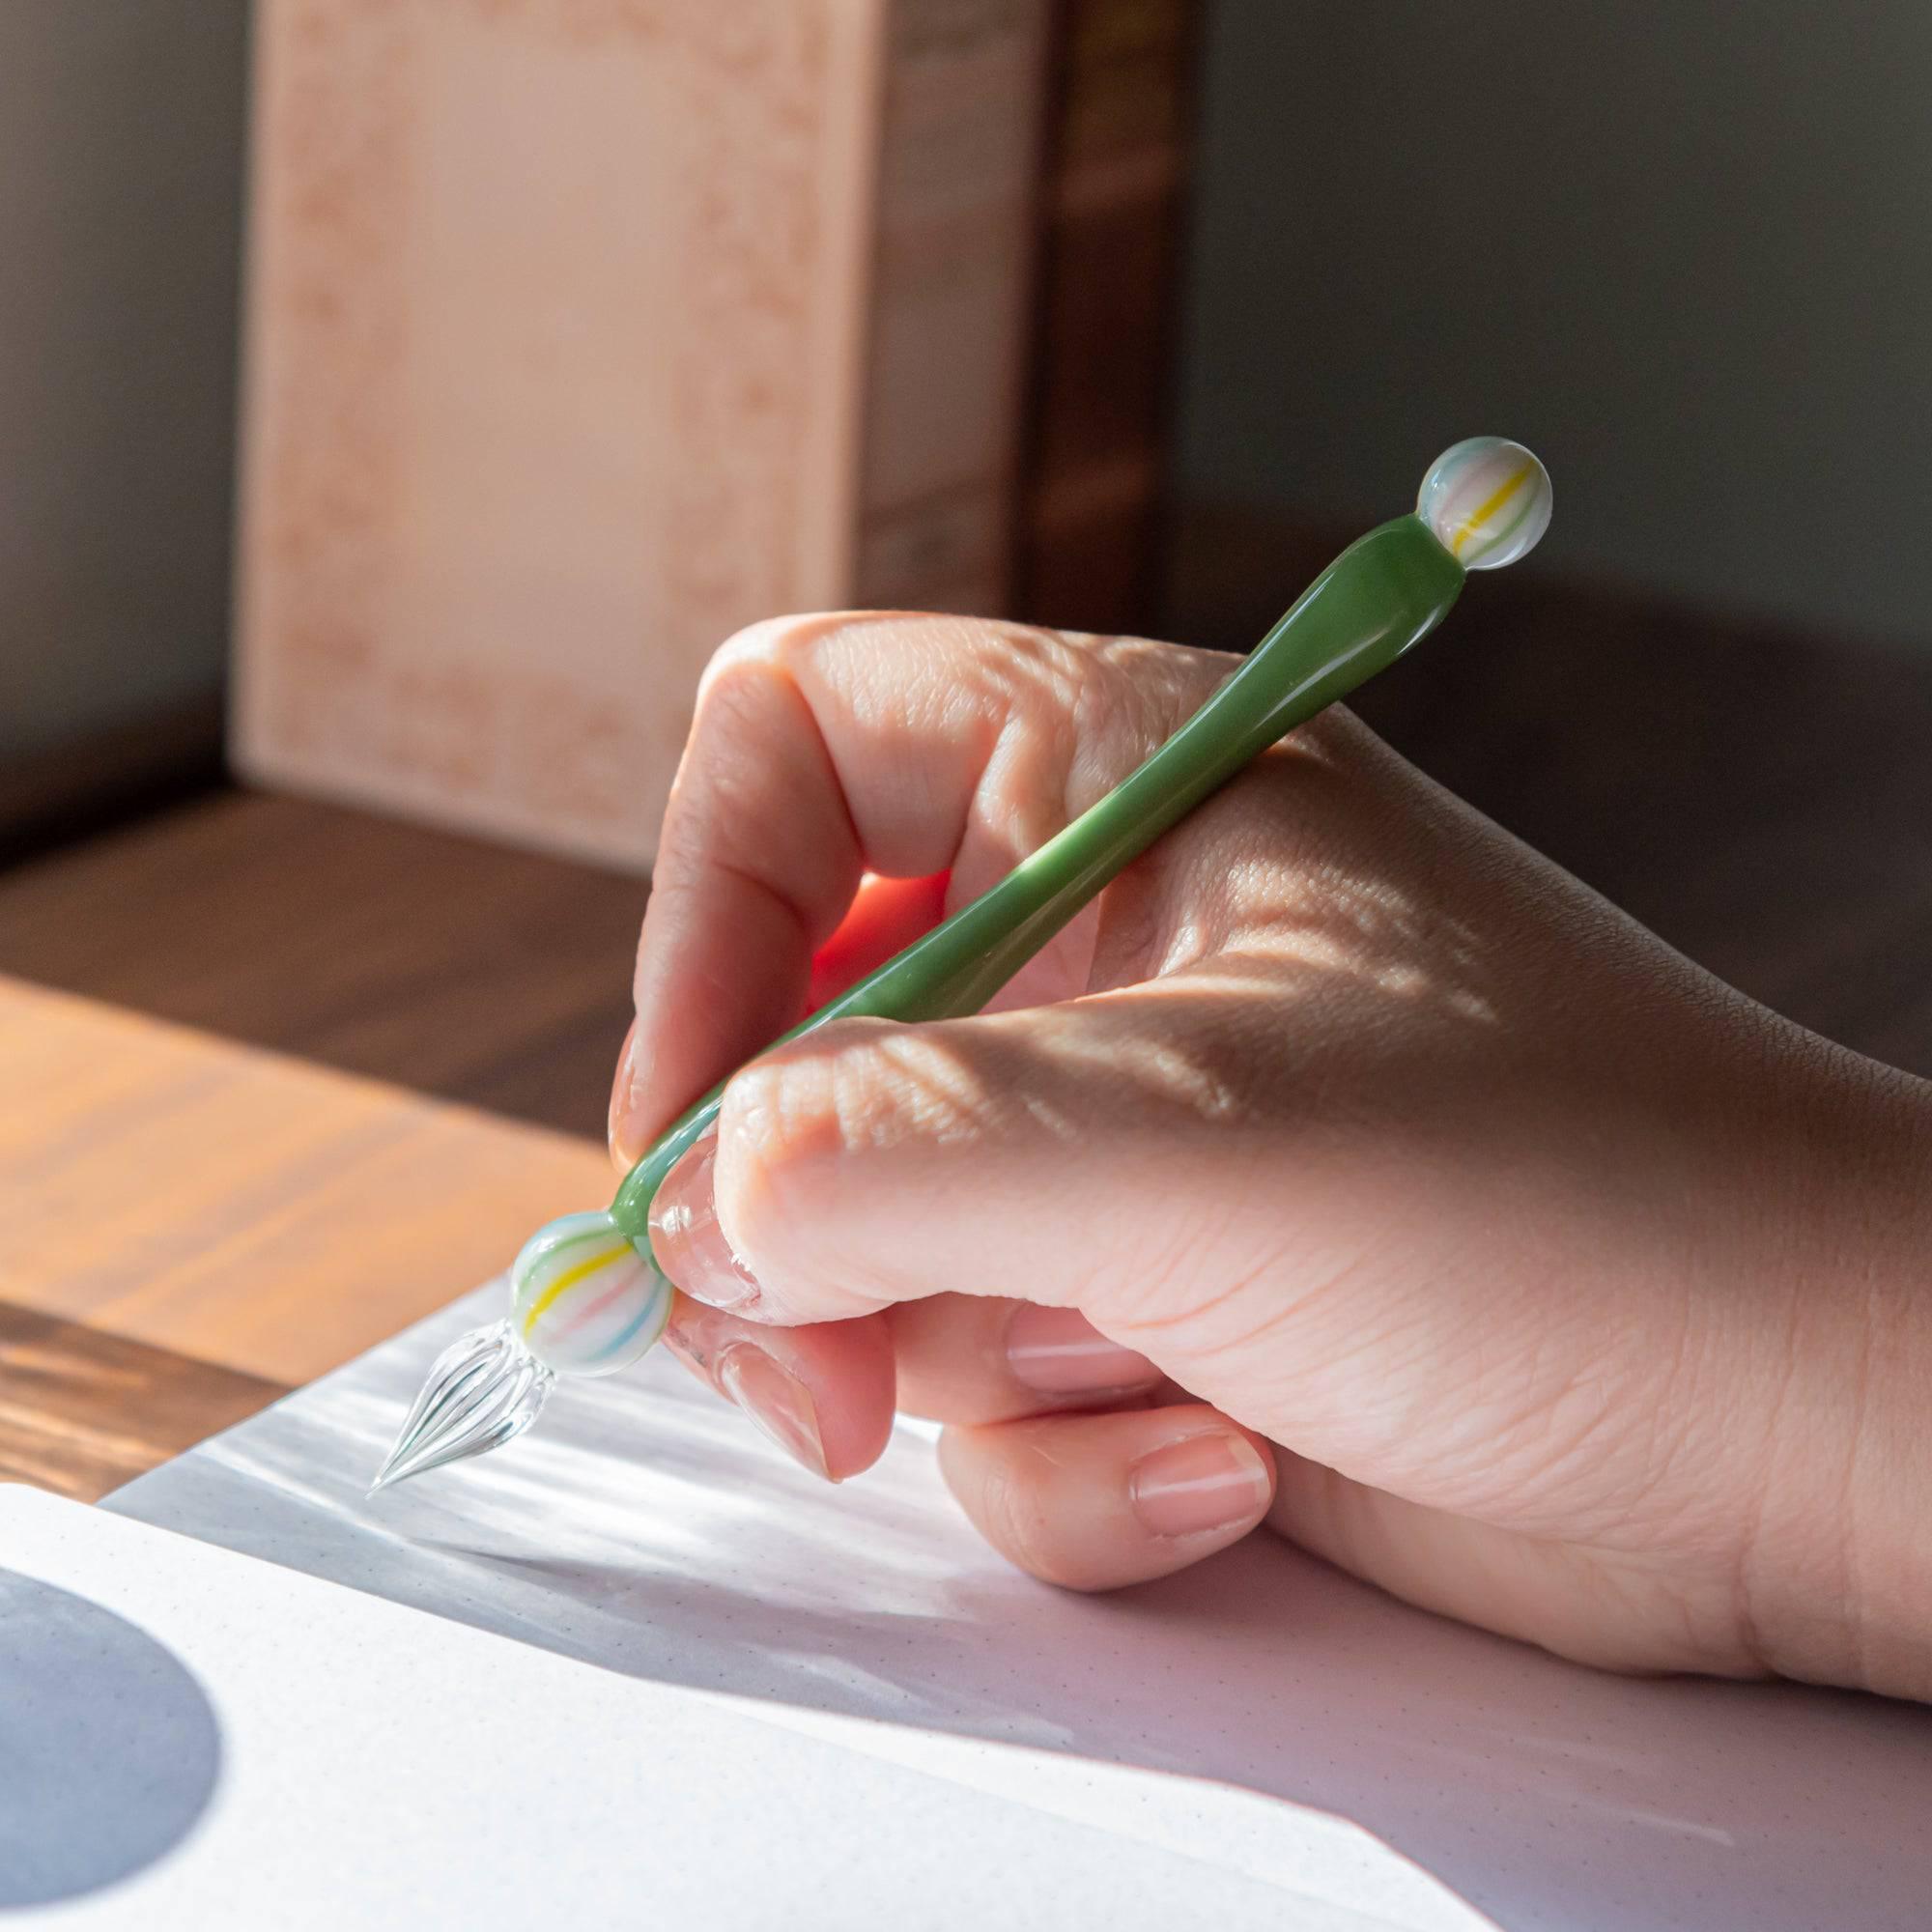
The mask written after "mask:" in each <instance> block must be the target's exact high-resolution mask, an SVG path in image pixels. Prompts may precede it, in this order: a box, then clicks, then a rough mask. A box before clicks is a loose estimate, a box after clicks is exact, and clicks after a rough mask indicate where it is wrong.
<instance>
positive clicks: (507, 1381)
mask: <svg viewBox="0 0 1932 1932" xmlns="http://www.w3.org/2000/svg"><path fill="white" fill-rule="evenodd" d="M555 1380H556V1377H555V1376H554V1374H553V1373H552V1371H551V1370H550V1369H548V1368H546V1367H545V1366H544V1364H543V1363H542V1362H540V1361H538V1360H537V1358H536V1357H535V1356H534V1355H533V1354H531V1353H530V1351H529V1350H527V1349H526V1348H525V1347H524V1345H523V1343H522V1342H520V1341H519V1340H518V1339H517V1336H516V1334H515V1332H514V1331H513V1330H512V1328H511V1326H510V1324H509V1323H508V1322H507V1321H497V1322H495V1323H493V1324H492V1325H491V1326H490V1327H488V1328H472V1329H470V1331H469V1333H468V1334H467V1335H459V1336H458V1337H457V1339H456V1340H455V1341H454V1342H452V1343H451V1344H450V1345H449V1347H448V1348H446V1349H445V1350H443V1351H442V1353H441V1354H440V1355H439V1356H438V1357H437V1358H436V1361H435V1364H434V1365H433V1366H432V1367H431V1369H430V1372H429V1379H428V1380H427V1381H426V1382H424V1383H423V1386H422V1393H421V1394H420V1395H418V1396H417V1397H416V1399H415V1406H413V1407H412V1409H411V1410H410V1413H409V1419H408V1420H407V1421H406V1422H405V1423H404V1424H403V1428H402V1434H401V1435H398V1436H397V1437H396V1445H395V1447H394V1448H393V1449H391V1450H390V1451H389V1454H388V1459H387V1460H386V1461H385V1462H384V1464H383V1466H382V1467H381V1468H380V1469H379V1470H377V1472H376V1480H375V1481H374V1482H373V1483H371V1484H370V1486H369V1493H370V1494H371V1495H372V1496H373V1495H374V1494H375V1493H376V1492H377V1491H378V1490H385V1489H387V1488H389V1487H390V1485H391V1484H394V1483H406V1482H408V1481H409V1479H410V1478H411V1477H412V1476H420V1475H421V1474H422V1473H423V1471H424V1470H425V1469H437V1468H440V1467H441V1466H442V1464H443V1463H457V1462H461V1461H462V1459H463V1458H464V1457H466V1456H481V1455H483V1454H485V1453H486V1452H487V1451H489V1450H492V1449H500V1448H501V1447H502V1446H503V1444H504V1443H506V1442H509V1441H512V1440H514V1439H515V1438H516V1437H517V1436H519V1435H522V1434H523V1433H524V1431H525V1430H526V1429H527V1428H528V1427H529V1426H530V1424H531V1423H533V1422H534V1421H535V1420H536V1419H537V1415H538V1413H539V1411H540V1410H541V1409H542V1407H543V1406H544V1400H545V1398H546V1397H547V1396H548V1395H549V1394H550V1391H551V1385H552V1383H554V1381H555Z"/></svg>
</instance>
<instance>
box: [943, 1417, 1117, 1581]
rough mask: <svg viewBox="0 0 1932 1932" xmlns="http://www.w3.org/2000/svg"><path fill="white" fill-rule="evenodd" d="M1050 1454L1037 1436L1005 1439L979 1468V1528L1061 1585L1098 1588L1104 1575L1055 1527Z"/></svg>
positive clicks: (1033, 1573)
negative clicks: (1095, 1570) (1097, 1572)
mask: <svg viewBox="0 0 1932 1932" xmlns="http://www.w3.org/2000/svg"><path fill="white" fill-rule="evenodd" d="M1052 1476H1053V1468H1052V1463H1051V1459H1050V1458H1049V1457H1048V1456H1047V1454H1046V1452H1045V1451H1044V1450H1043V1449H1042V1448H1041V1447H1040V1445H1039V1444H1038V1443H1037V1442H1032V1441H1027V1440H1024V1439H1022V1440H1019V1441H1015V1442H1009V1443H1008V1444H1006V1445H1005V1446H1004V1447H1003V1449H1002V1450H1000V1451H999V1452H996V1453H995V1454H993V1455H992V1456H990V1457H989V1458H988V1459H987V1461H986V1463H985V1464H984V1466H983V1468H982V1469H981V1471H980V1485H979V1495H978V1498H977V1500H978V1503H979V1508H978V1510H977V1511H976V1512H975V1514H976V1516H977V1517H978V1519H979V1525H980V1534H981V1535H982V1536H984V1537H985V1539H986V1541H987V1542H988V1543H990V1544H991V1545H992V1546H993V1548H995V1549H997V1550H999V1551H1000V1553H1001V1554H1002V1555H1003V1556H1005V1557H1006V1558H1007V1559H1008V1561H1009V1562H1010V1563H1013V1564H1016V1565H1017V1566H1018V1567H1019V1568H1020V1569H1022V1570H1024V1571H1025V1572H1026V1573H1027V1575H1028V1576H1030V1577H1038V1578H1039V1580H1040V1581H1041V1582H1042V1583H1052V1584H1055V1585H1057V1586H1058V1587H1059V1588H1061V1589H1063V1590H1097V1589H1102V1588H1104V1587H1105V1586H1106V1583H1107V1580H1108V1579H1107V1578H1106V1577H1102V1576H1099V1575H1097V1574H1095V1572H1094V1569H1093V1567H1092V1565H1091V1564H1089V1563H1086V1562H1083V1561H1082V1560H1081V1557H1080V1555H1079V1553H1078V1551H1077V1548H1074V1547H1071V1546H1069V1545H1068V1543H1067V1542H1066V1540H1065V1539H1064V1538H1063V1537H1061V1536H1059V1535H1058V1534H1057V1533H1056V1531H1055V1519H1054V1513H1053V1510H1052V1508H1051V1488H1052Z"/></svg>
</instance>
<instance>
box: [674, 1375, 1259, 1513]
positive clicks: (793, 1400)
mask: <svg viewBox="0 0 1932 1932" xmlns="http://www.w3.org/2000/svg"><path fill="white" fill-rule="evenodd" d="M712 1373H713V1374H714V1375H716V1377H717V1378H718V1386H719V1387H720V1388H721V1389H722V1390H724V1392H725V1394H726V1395H727V1396H729V1397H730V1398H731V1400H732V1401H733V1402H735V1403H736V1404H737V1405H738V1406H739V1407H740V1408H742V1409H743V1410H744V1411H745V1413H746V1414H747V1415H749V1416H750V1417H751V1418H752V1420H753V1422H755V1423H756V1424H757V1425H758V1427H759V1428H760V1429H761V1430H763V1431H764V1433H765V1434H766V1435H769V1436H770V1437H771V1438H772V1440H773V1441H774V1442H776V1443H777V1444H778V1445H779V1447H780V1448H781V1449H782V1450H783V1451H784V1452H785V1454H786V1455H787V1456H789V1457H791V1458H792V1459H793V1461H794V1462H797V1463H802V1464H803V1465H804V1466H805V1467H806V1468H808V1469H810V1471H811V1473H812V1474H813V1475H814V1476H823V1477H824V1478H825V1480H826V1481H827V1482H828V1483H829V1482H830V1481H831V1480H832V1471H831V1470H830V1469H828V1468H827V1467H826V1465H825V1445H824V1443H823V1442H822V1441H821V1440H820V1439H819V1435H818V1410H817V1408H816V1407H815V1406H814V1405H813V1403H812V1400H811V1395H810V1390H808V1389H807V1387H806V1385H805V1384H804V1383H803V1382H802V1381H800V1380H799V1378H797V1377H796V1376H795V1375H793V1374H792V1373H791V1371H790V1370H789V1369H787V1368H785V1367H784V1365H783V1364H782V1363H781V1362H779V1361H776V1360H775V1359H774V1358H773V1357H772V1356H770V1355H768V1354H766V1353H765V1351H764V1350H762V1349H760V1348H758V1347H757V1346H756V1345H755V1344H753V1343H751V1342H733V1343H732V1344H731V1346H730V1347H729V1348H728V1349H726V1350H725V1352H724V1353H723V1354H722V1355H720V1356H719V1358H718V1361H717V1365H716V1367H715V1368H714V1369H713V1371H712ZM1250 1453H1251V1454H1252V1453H1253V1452H1252V1451H1250Z"/></svg>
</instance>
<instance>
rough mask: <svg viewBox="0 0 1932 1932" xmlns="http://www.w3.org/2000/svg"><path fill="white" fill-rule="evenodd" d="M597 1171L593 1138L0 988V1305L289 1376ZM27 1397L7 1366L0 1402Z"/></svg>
mask: <svg viewBox="0 0 1932 1932" xmlns="http://www.w3.org/2000/svg"><path fill="white" fill-rule="evenodd" d="M610 1189H611V1171H610V1168H609V1165H608V1163H607V1161H606V1159H605V1156H604V1152H603V1150H602V1148H601V1147H600V1146H598V1145H596V1144H594V1143H585V1142H582V1141H579V1140H573V1139H569V1138H567V1137H565V1136H563V1135H559V1134H554V1133H549V1132H546V1131H543V1130H540V1129H537V1128H532V1127H527V1126H521V1125H514V1124H510V1123H506V1122H495V1121H490V1120H487V1119H485V1118H483V1117H481V1116H479V1115H477V1114H474V1113H471V1112H469V1110H467V1109H464V1108H458V1107H452V1106H447V1105H442V1104H439V1103H437V1102H433V1101H427V1100H422V1099H418V1098H415V1097H412V1096H411V1095H407V1094H399V1093H397V1092H395V1091H394V1090H392V1089H389V1088H385V1087H383V1086H379V1085H377V1084H375V1083H374V1082H370V1081H365V1080H356V1079H351V1078H347V1077H345V1076H343V1075H340V1074H334V1073H328V1072H325V1071H322V1070H319V1069H316V1068H311V1067H305V1066H300V1065H294V1064H292V1063H290V1062H288V1061H285V1060H283V1059H280V1058H279V1057H277V1056H274V1055H271V1054H267V1053H263V1052H260V1051H258V1050H255V1049H252V1048H247V1047H241V1046H236V1045H232V1044H230V1043H228V1042H226V1041H221V1040H214V1039H210V1038H208V1037H205V1036H203V1035H200V1034H197V1033H192V1032H189V1031H187V1030H185V1029H183V1028H179V1027H171V1026H163V1025H159V1024H157V1023H156V1022H155V1021H153V1020H150V1019H146V1018H143V1017H141V1016H139V1015H136V1014H130V1013H124V1012H118V1011H113V1010H109V1009H103V1008H100V1007H98V1006H95V1005H93V1004H92V1003H90V1002H88V1001H84V1000H77V999H71V998H68V997H64V996H59V995H55V994H51V993H47V992H44V991H42V990H40V989H37V988H32V987H26V986H21V985H18V984H17V983H11V982H6V981H0V1228H4V1229H5V1230H6V1240H5V1242H4V1244H0V1304H7V1305H8V1306H10V1307H11V1308H12V1309H14V1310H26V1311H30V1312H32V1313H35V1314H39V1315H43V1316H50V1317H54V1318H57V1319H59V1320H60V1321H67V1322H74V1323H79V1324H81V1325H84V1326H86V1327H88V1328H91V1329H94V1330H97V1331H99V1332H100V1333H103V1334H106V1335H111V1336H113V1337H116V1338H119V1339H121V1340H124V1341H128V1342H133V1343H136V1344H140V1345H142V1346H144V1347H145V1348H147V1349H149V1350H164V1351H167V1352H169V1353H171V1354H174V1355H179V1356H185V1357H187V1358H190V1359H191V1360H193V1361H195V1362H198V1363H202V1364H205V1365H209V1366H211V1367H213V1368H215V1369H219V1370H226V1371H230V1372H232V1373H233V1374H235V1375H239V1376H241V1377H248V1378H257V1379H258V1380H260V1381H262V1382H266V1383H270V1384H294V1383H298V1382H302V1381H306V1380H308V1379H309V1378H312V1377H314V1376H317V1375H320V1374H321V1373H322V1372H323V1371H324V1370H326V1369H327V1368H330V1367H332V1366H334V1365H335V1364H336V1363H338V1362H341V1361H343V1360H345V1359H347V1358H348V1357H349V1356H350V1355H352V1354H355V1352H357V1351H358V1350H362V1349H365V1348H367V1347H368V1346H369V1345H370V1344H371V1343H373V1342H376V1341H379V1340H381V1339H382V1338H383V1337H384V1336H386V1335H390V1334H393V1333H394V1332H395V1331H396V1330H397V1329H398V1328H400V1327H402V1326H404V1325H405V1324H406V1323H407V1322H410V1321H413V1320H415V1319H416V1318H417V1317H418V1316H420V1315H423V1314H426V1313H427V1312H428V1311H429V1310H431V1309H433V1308H435V1307H438V1306H439V1305H440V1304H441V1303H442V1302H445V1301H447V1300H449V1299H450V1298H451V1297H452V1296H454V1295H456V1294H459V1293H463V1292H464V1291H465V1290H466V1289H469V1288H473V1287H474V1286H475V1285H476V1283H477V1282H479V1281H482V1280H484V1279H486V1278H487V1277H489V1276H490V1275H492V1274H494V1273H496V1272H497V1271H498V1270H499V1269H500V1268H502V1267H503V1266H504V1265H505V1264H507V1262H508V1261H509V1259H510V1257H511V1256H512V1255H513V1254H514V1253H515V1252H516V1249H517V1247H518V1246H519V1244H520V1243H521V1242H522V1241H523V1240H524V1238H525V1237H526V1236H527V1235H528V1234H529V1232H530V1230H531V1229H532V1228H534V1227H536V1226H537V1225H538V1224H540V1223H541V1222H543V1221H546V1220H548V1219H550V1218H551V1217H552V1216H553V1215H555V1214H559V1213H562V1212H565V1211H566V1210H568V1209H571V1208H583V1207H588V1206H594V1205H597V1204H599V1203H601V1202H602V1201H603V1200H604V1199H605V1198H606V1197H607V1196H608V1195H609V1193H610ZM21 1400H22V1391H21V1389H20V1388H19V1386H18V1385H17V1382H16V1381H15V1380H14V1378H13V1376H12V1374H10V1373H9V1372H4V1371H0V1403H6V1402H11V1403H13V1404H14V1406H18V1405H19V1403H20V1402H21ZM139 1406H140V1405H138V1404H135V1403H131V1402H130V1403H128V1405H126V1413H125V1416H124V1420H128V1422H129V1426H132V1424H131V1417H132V1415H133V1414H134V1412H135V1410H136V1409H137V1408H138V1407H139ZM218 1406H219V1405H217V1407H218ZM217 1423H218V1417H217V1419H216V1421H215V1422H211V1425H210V1426H211V1427H213V1426H217Z"/></svg>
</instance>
